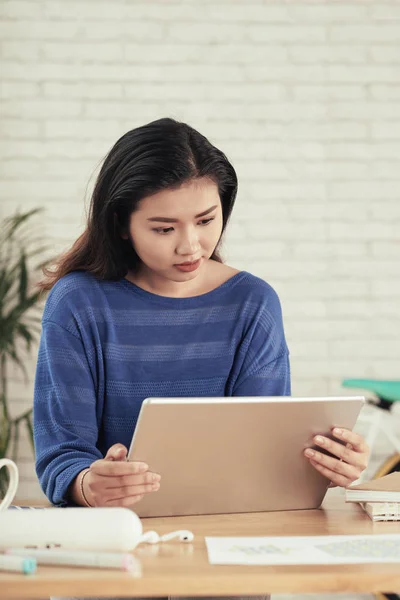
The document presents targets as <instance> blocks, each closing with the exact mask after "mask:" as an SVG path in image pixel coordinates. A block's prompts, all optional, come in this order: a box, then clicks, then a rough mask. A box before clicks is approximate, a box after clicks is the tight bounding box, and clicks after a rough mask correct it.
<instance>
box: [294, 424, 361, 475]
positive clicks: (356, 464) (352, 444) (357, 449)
mask: <svg viewBox="0 0 400 600" xmlns="http://www.w3.org/2000/svg"><path fill="white" fill-rule="evenodd" d="M332 433H333V436H334V437H335V438H337V439H338V440H341V441H343V442H344V445H343V444H340V443H339V442H335V441H334V440H331V439H329V438H327V437H324V436H322V435H316V436H315V437H314V440H313V441H314V444H315V445H316V446H320V447H321V448H324V450H328V452H330V453H331V454H334V455H335V457H331V456H327V455H326V454H323V453H322V452H318V450H314V449H312V448H307V449H306V450H305V451H304V454H305V456H306V457H307V458H308V459H309V461H310V463H311V464H312V465H313V467H314V468H315V469H316V470H317V471H319V472H320V473H322V475H324V476H325V477H326V478H327V479H329V480H330V481H331V486H335V485H339V486H341V487H347V486H348V485H350V484H351V483H352V482H353V481H356V479H359V477H360V475H361V473H362V472H363V471H364V469H366V468H367V465H368V457H369V448H368V446H367V444H366V442H365V440H364V438H363V437H362V436H361V435H358V433H354V432H353V431H350V430H349V429H343V428H337V427H335V428H334V429H333V430H332ZM336 457H337V458H336Z"/></svg>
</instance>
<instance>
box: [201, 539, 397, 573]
mask: <svg viewBox="0 0 400 600" xmlns="http://www.w3.org/2000/svg"><path fill="white" fill-rule="evenodd" d="M205 540H206V546H207V551H208V559H209V562H210V564H212V565H343V564H360V563H382V562H383V563H388V562H389V563H397V562H399V563H400V534H388V535H328V536H309V537H304V536H298V537H285V536H281V537H206V538H205Z"/></svg>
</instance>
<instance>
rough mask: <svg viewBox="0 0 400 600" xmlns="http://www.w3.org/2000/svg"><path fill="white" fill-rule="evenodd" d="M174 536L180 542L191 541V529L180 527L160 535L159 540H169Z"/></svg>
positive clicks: (192, 536) (192, 537)
mask: <svg viewBox="0 0 400 600" xmlns="http://www.w3.org/2000/svg"><path fill="white" fill-rule="evenodd" d="M174 538H178V540H179V541H180V542H193V539H194V535H193V533H192V532H191V531H187V530H186V529H182V530H180V531H173V532H172V533H166V534H165V535H162V536H161V538H160V540H161V541H162V542H168V541H169V540H173V539H174Z"/></svg>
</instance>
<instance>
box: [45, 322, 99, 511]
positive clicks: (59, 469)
mask: <svg viewBox="0 0 400 600" xmlns="http://www.w3.org/2000/svg"><path fill="white" fill-rule="evenodd" d="M93 352H94V349H93ZM92 359H93V357H92ZM89 363H90V356H88V349H87V347H86V348H85V346H84V344H83V343H82V340H81V339H80V338H79V337H77V336H76V335H74V334H72V333H71V332H70V331H68V330H67V329H65V328H64V327H62V326H61V325H59V324H58V323H54V322H51V321H47V322H44V324H43V330H42V336H41V340H40V346H39V355H38V362H37V369H36V377H35V391H34V440H35V450H36V472H37V475H38V478H39V481H40V484H41V487H42V489H43V491H44V493H45V494H46V496H47V497H48V498H49V500H50V501H51V502H52V503H53V504H56V505H66V504H67V503H68V488H69V486H70V485H71V483H72V481H73V480H74V479H75V477H76V476H77V475H78V473H79V472H80V471H81V470H82V469H84V468H85V467H88V466H90V464H91V463H92V462H94V461H95V460H97V459H99V458H102V455H101V453H100V451H99V450H98V449H97V448H96V443H97V438H98V423H99V418H98V415H97V411H98V407H97V406H96V404H97V403H96V387H95V381H94V375H93V369H91V368H90V364H89Z"/></svg>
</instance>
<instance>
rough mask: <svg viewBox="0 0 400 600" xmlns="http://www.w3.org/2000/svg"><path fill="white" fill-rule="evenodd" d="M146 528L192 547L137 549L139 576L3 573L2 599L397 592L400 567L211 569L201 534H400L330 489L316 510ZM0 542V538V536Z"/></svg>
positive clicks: (147, 523)
mask: <svg viewBox="0 0 400 600" xmlns="http://www.w3.org/2000/svg"><path fill="white" fill-rule="evenodd" d="M144 529H145V530H148V529H155V530H156V531H158V532H159V533H167V532H168V531H171V530H175V529H190V530H191V531H193V533H194V535H195V540H194V542H193V543H192V544H188V545H185V544H180V543H179V542H175V543H169V544H165V543H164V544H162V545H158V546H145V545H143V546H141V547H140V546H139V547H138V548H137V549H136V551H135V555H136V556H137V557H138V560H139V562H140V565H141V570H142V575H141V576H139V577H133V576H132V575H131V574H128V573H121V572H119V571H113V570H100V569H99V570H96V569H86V568H85V569H83V568H79V569H78V568H66V567H64V568H60V567H55V566H54V567H44V566H41V567H38V570H37V572H36V574H35V575H31V576H26V575H19V574H11V573H4V572H3V573H0V598H2V599H5V598H6V599H7V600H10V599H11V598H46V597H47V598H48V597H49V596H51V595H53V596H86V597H90V596H99V597H102V596H103V597H104V596H109V597H113V596H127V597H134V596H138V597H140V596H159V597H165V596H168V595H176V596H180V595H181V596H185V595H186V596H201V595H203V596H219V595H251V594H266V593H288V594H299V593H313V592H320V593H329V592H348V593H372V592H395V591H399V590H400V568H399V564H391V565H390V564H389V565H384V564H381V565H378V564H377V565H370V564H369V565H344V566H281V567H253V566H252V567H245V566H241V567H237V566H234V567H233V566H213V565H210V564H209V563H208V558H207V552H206V547H205V542H204V536H206V535H224V536H232V535H233V536H235V535H238V536H240V535H242V536H257V535H264V536H266V535H267V536H269V535H331V534H332V535H333V534H337V535H339V534H370V533H376V534H377V533H381V534H382V533H400V522H399V523H373V522H372V521H371V520H370V519H369V517H368V516H367V515H366V514H365V513H364V512H363V511H362V510H361V508H359V507H358V506H357V505H352V504H345V503H344V500H343V496H342V495H340V493H338V491H337V490H331V491H330V492H329V493H328V496H327V498H326V500H325V501H324V503H323V506H322V508H321V509H320V510H313V511H291V512H282V513H254V514H243V515H218V516H206V517H179V518H171V519H145V520H144ZM0 535H1V533H0Z"/></svg>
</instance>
